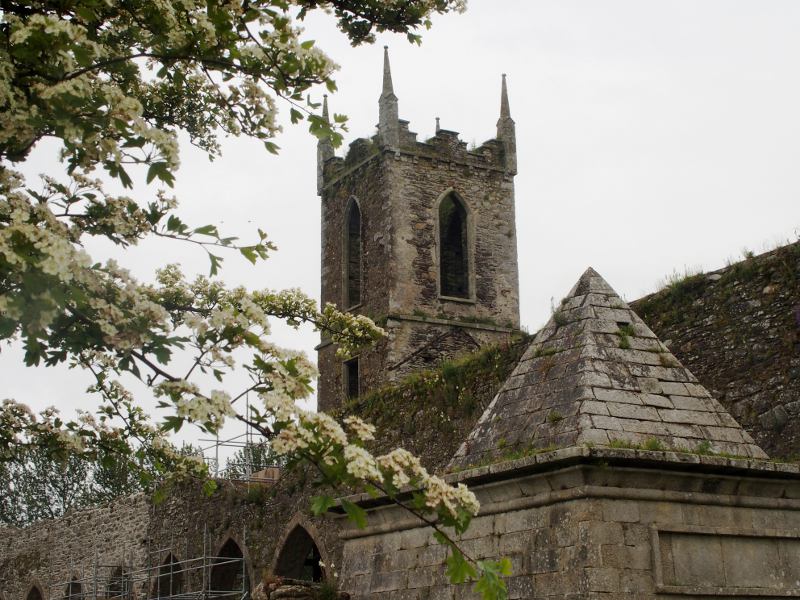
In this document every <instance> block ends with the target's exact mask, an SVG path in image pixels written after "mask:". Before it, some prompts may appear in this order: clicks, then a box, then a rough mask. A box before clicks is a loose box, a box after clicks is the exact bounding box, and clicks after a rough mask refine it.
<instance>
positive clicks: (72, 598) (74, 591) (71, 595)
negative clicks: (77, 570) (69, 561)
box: [64, 577, 83, 600]
mask: <svg viewBox="0 0 800 600" xmlns="http://www.w3.org/2000/svg"><path fill="white" fill-rule="evenodd" d="M82 598H83V591H82V589H81V584H80V583H78V581H77V579H75V578H74V577H73V578H72V581H70V582H69V583H68V584H67V589H65V590H64V600H82Z"/></svg>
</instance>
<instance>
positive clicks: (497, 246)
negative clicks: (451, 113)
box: [318, 122, 519, 410]
mask: <svg viewBox="0 0 800 600" xmlns="http://www.w3.org/2000/svg"><path fill="white" fill-rule="evenodd" d="M401 125H402V127H403V132H402V134H403V135H402V144H401V147H400V148H399V149H395V148H391V149H390V148H387V147H379V146H378V142H377V140H364V139H361V140H356V141H355V142H353V144H351V146H350V150H349V152H348V154H347V157H346V158H344V159H340V158H333V159H330V160H328V161H327V162H326V163H325V169H324V171H325V176H324V181H325V185H324V187H323V190H322V193H321V195H322V205H323V209H322V230H323V236H322V237H323V240H322V244H323V250H322V264H323V274H322V302H323V303H325V302H333V303H334V304H336V305H338V306H340V307H342V303H343V301H344V299H343V291H342V287H343V286H342V282H343V249H344V246H343V241H344V234H343V223H344V215H345V211H346V210H347V206H348V203H349V202H351V201H352V198H356V199H357V200H358V202H359V204H360V207H361V215H362V236H361V239H362V245H363V250H362V257H363V260H362V263H363V267H362V269H363V270H362V273H363V275H362V296H363V297H362V302H361V304H360V305H358V306H356V307H344V308H352V309H353V311H354V312H358V313H362V314H365V315H367V316H369V317H371V318H373V319H374V320H376V321H378V322H380V323H382V324H383V323H388V324H389V327H388V329H389V337H388V339H387V340H385V341H384V342H383V343H382V344H379V345H378V346H377V347H375V348H372V349H370V350H368V351H365V352H364V353H363V354H362V355H361V357H360V358H359V361H360V362H359V369H360V373H359V374H360V380H361V385H360V387H361V391H362V393H363V392H365V391H368V390H370V389H374V388H376V387H379V386H380V385H383V384H385V383H387V382H392V381H397V380H398V379H399V378H401V377H403V376H404V375H406V374H408V373H409V372H412V371H413V370H414V369H416V368H419V366H425V367H430V366H433V364H434V361H435V360H437V359H439V358H451V357H453V356H456V355H459V354H463V353H467V352H471V351H473V350H475V349H476V347H477V346H476V345H475V342H476V341H477V342H478V345H483V344H485V343H499V342H502V341H505V340H507V339H508V337H509V334H510V333H511V332H513V331H516V330H518V329H519V291H518V287H519V283H518V272H517V250H516V231H515V222H514V184H513V176H512V175H510V174H509V173H507V172H506V170H505V168H504V163H503V158H502V146H501V145H500V144H499V143H498V142H496V141H490V142H487V143H486V144H484V145H483V146H481V147H480V148H478V149H477V150H474V151H468V150H467V148H466V144H465V143H463V142H461V141H460V140H459V139H458V134H456V133H454V132H449V131H445V130H440V131H439V132H437V134H436V136H435V137H434V138H432V139H431V140H428V141H427V142H425V143H421V142H417V141H416V139H415V134H413V133H411V132H409V131H408V130H407V124H406V123H404V122H401ZM449 191H453V192H455V193H457V194H458V196H459V197H460V198H461V200H463V202H464V203H465V204H466V206H467V210H468V239H469V247H470V253H469V263H470V272H471V280H470V281H471V285H470V290H471V298H467V299H463V300H462V299H448V298H444V297H441V296H440V294H439V272H438V271H439V266H438V265H439V260H438V249H437V243H438V242H437V238H438V201H439V200H440V198H441V197H442V196H443V195H444V194H445V193H447V192H449ZM412 317H413V318H412ZM432 320H438V321H440V323H438V326H432V324H431V321H432ZM423 321H427V322H423ZM476 323H478V324H482V325H485V326H486V327H484V328H483V329H482V330H480V331H477V332H476V331H473V330H471V329H465V330H464V332H461V333H459V334H457V335H446V336H441V335H440V333H441V331H442V330H443V329H444V330H446V329H448V328H450V329H453V328H459V327H463V326H464V325H470V324H476ZM473 329H474V328H473ZM417 330H419V331H417ZM436 339H441V341H442V342H443V344H442V346H441V347H440V348H438V349H437V348H436ZM420 345H425V346H426V347H427V348H428V349H430V352H428V354H429V355H430V356H431V357H435V358H433V359H432V360H429V361H427V362H426V361H420V360H417V364H416V365H415V364H414V361H413V360H409V358H410V357H411V355H412V354H414V353H415V352H417V351H418V350H419V349H420ZM420 357H421V355H419V354H418V355H417V356H416V358H417V359H420ZM318 363H319V370H320V379H319V386H318V405H319V407H320V408H321V409H322V410H331V409H332V408H335V407H337V406H339V405H340V404H341V401H342V398H343V395H344V381H343V367H342V360H341V359H340V358H337V357H336V355H335V348H334V347H332V346H331V345H330V344H326V343H325V341H324V340H323V343H322V344H321V345H320V348H319V358H318ZM400 365H404V366H402V367H400Z"/></svg>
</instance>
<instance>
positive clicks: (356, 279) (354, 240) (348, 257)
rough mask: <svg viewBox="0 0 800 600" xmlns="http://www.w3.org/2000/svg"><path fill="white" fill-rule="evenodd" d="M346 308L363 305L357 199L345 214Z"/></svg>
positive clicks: (359, 214) (359, 216) (352, 201)
mask: <svg viewBox="0 0 800 600" xmlns="http://www.w3.org/2000/svg"><path fill="white" fill-rule="evenodd" d="M344 254H345V256H344V280H345V281H344V283H345V298H344V306H345V308H350V307H351V306H356V305H357V304H361V209H360V208H359V207H358V202H356V201H355V199H353V200H351V201H350V205H349V206H348V207H347V212H346V213H345V237H344Z"/></svg>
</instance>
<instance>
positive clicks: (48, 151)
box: [0, 0, 800, 438]
mask: <svg viewBox="0 0 800 600" xmlns="http://www.w3.org/2000/svg"><path fill="white" fill-rule="evenodd" d="M306 27H307V30H308V32H309V34H310V37H312V38H314V39H316V40H317V42H318V45H319V46H320V47H322V48H323V49H324V50H325V51H326V52H327V53H328V54H329V55H330V56H331V57H332V58H333V59H334V60H335V61H336V62H337V63H339V64H340V65H341V70H340V72H339V74H338V76H337V78H336V79H337V82H338V85H339V92H338V93H337V94H335V95H334V96H332V97H331V98H330V104H331V110H332V111H335V112H342V113H346V114H347V115H348V116H349V117H350V121H349V128H350V132H349V134H348V135H347V139H346V142H345V147H346V144H347V143H349V142H350V141H352V140H353V139H355V138H356V137H364V136H369V135H371V134H372V132H373V131H374V128H375V124H376V123H377V117H378V115H377V109H378V104H377V101H378V96H379V94H380V84H381V75H380V73H381V61H382V51H381V46H382V45H383V44H389V46H390V54H391V60H392V72H393V77H394V86H395V93H396V94H397V96H398V97H399V103H400V117H401V118H403V119H407V120H409V121H411V129H412V130H413V131H416V132H418V133H419V134H420V135H419V139H426V138H427V137H429V136H431V135H432V134H433V131H434V118H435V117H437V116H439V117H441V125H442V127H443V128H446V129H451V130H455V131H459V132H461V137H462V139H463V140H464V141H467V142H472V141H475V142H477V143H481V142H482V141H484V140H486V139H489V138H491V137H493V136H494V132H495V122H496V120H497V117H498V113H499V93H500V74H501V73H503V72H505V73H508V83H509V94H510V101H511V113H512V116H513V118H514V119H515V121H516V124H517V148H518V156H519V174H518V175H517V178H516V202H517V230H518V238H519V269H520V296H521V311H522V323H523V324H524V325H525V326H527V328H528V329H529V330H530V331H535V330H536V329H537V328H538V327H539V326H540V325H542V324H543V322H544V321H545V320H546V318H547V316H548V315H549V312H550V303H551V298H555V299H556V300H558V299H559V298H561V297H562V296H563V295H564V294H565V293H566V292H567V291H568V290H569V288H570V287H571V286H572V284H573V283H574V282H575V280H577V278H578V277H579V276H580V274H581V273H582V272H583V270H584V269H585V268H586V267H587V266H589V265H591V266H593V267H595V268H596V269H597V270H598V271H599V272H600V273H601V274H602V275H603V276H604V277H605V278H606V279H607V280H608V281H609V283H610V284H611V285H612V286H614V287H615V289H616V290H617V291H618V292H619V293H620V294H622V295H623V296H624V297H625V298H626V299H628V300H633V299H636V298H638V297H640V296H642V295H643V294H645V293H648V292H650V291H652V290H653V289H654V288H655V287H656V284H657V283H658V281H659V280H660V279H662V278H663V277H664V276H665V275H667V274H669V273H670V272H672V271H673V270H675V269H678V270H683V269H684V267H687V266H688V267H700V268H702V269H704V270H709V269H716V268H719V267H722V266H724V264H725V262H726V259H728V258H734V259H738V258H740V257H741V254H742V250H743V249H744V248H747V249H750V250H754V251H756V252H759V251H762V250H763V249H765V248H766V247H769V246H773V245H775V244H777V243H778V242H780V241H786V240H792V241H793V240H796V239H797V236H798V233H800V229H799V228H800V168H798V165H800V108H799V107H800V36H799V35H798V34H797V32H798V31H800V2H796V0H784V1H778V0H771V1H769V2H765V1H764V0H752V1H736V0H703V1H702V2H699V1H697V0H673V1H670V2H665V1H662V2H654V1H647V0H627V1H623V0H606V1H604V2H597V1H596V0H581V1H579V0H547V1H544V0H470V3H469V9H468V11H467V12H466V13H465V14H463V15H448V16H445V17H440V18H437V19H435V22H434V26H433V28H432V30H431V31H429V32H427V33H426V34H425V36H424V41H423V44H422V46H421V47H415V46H410V45H409V44H408V43H406V42H405V40H404V38H403V37H401V36H388V35H387V36H380V37H379V40H378V44H376V45H375V46H366V47H361V48H355V49H354V48H351V47H350V46H349V45H348V43H347V42H346V40H345V39H344V37H343V36H342V35H341V34H339V33H337V32H336V30H335V29H334V27H333V26H332V21H331V19H330V18H329V17H327V16H325V15H319V16H315V17H313V18H310V19H309V20H308V21H307V23H306ZM319 93H320V94H321V93H322V92H321V91H320V92H319ZM320 99H321V96H320ZM282 108H283V110H284V112H285V113H288V109H287V108H286V107H282ZM284 120H285V119H284ZM277 142H278V144H279V145H280V146H281V148H282V151H281V154H280V155H279V156H277V157H274V156H272V155H270V154H267V153H266V152H265V151H264V150H263V149H262V147H261V146H260V145H259V144H258V143H255V142H252V141H249V140H246V139H229V140H226V141H225V143H224V155H223V157H222V158H220V159H217V160H216V161H214V162H211V163H209V161H208V160H207V159H206V157H205V156H204V155H203V154H202V153H200V152H199V151H197V150H196V149H194V148H193V147H191V146H189V145H188V144H184V146H183V155H182V167H181V169H180V171H179V173H178V178H177V186H176V193H177V195H178V197H179V198H180V199H181V207H182V208H181V214H182V215H183V216H184V217H185V219H186V220H188V221H189V222H191V223H194V224H197V225H201V224H206V223H216V224H218V225H219V226H220V229H221V230H222V231H223V232H225V233H231V234H236V235H240V236H241V237H242V238H244V239H252V238H253V236H251V235H250V232H253V233H254V232H255V230H256V228H257V227H261V228H262V229H264V230H265V231H267V232H268V233H269V234H270V236H271V238H272V239H273V241H274V242H275V243H276V244H277V245H278V247H279V251H278V252H277V253H276V254H274V256H273V257H272V258H271V259H270V260H269V261H268V262H266V263H261V264H259V265H258V266H257V267H252V266H250V265H249V263H247V262H246V261H244V260H243V259H241V260H240V259H238V258H237V257H235V256H233V255H231V256H230V258H229V259H228V260H227V261H226V264H225V268H224V279H225V280H226V281H227V282H228V283H230V284H243V285H247V286H249V287H251V288H262V287H269V288H287V287H299V288H301V289H303V290H304V291H305V292H306V293H308V294H310V295H311V296H313V297H316V298H318V297H319V285H320V283H319V282H320V243H319V220H320V208H319V199H318V197H317V195H316V191H315V190H316V188H315V185H316V180H315V173H316V165H315V160H316V150H315V148H316V141H315V140H314V139H313V138H312V137H311V136H310V135H309V134H308V133H307V132H306V130H305V128H304V127H292V126H287V127H286V130H285V132H284V133H283V134H282V135H281V136H280V138H279V139H278V140H277ZM343 151H344V148H341V149H339V151H338V152H339V154H341V153H342V152H343ZM54 153H55V148H54V147H52V146H43V147H41V148H38V149H37V151H36V152H35V153H34V156H33V157H32V159H31V160H30V161H29V163H28V164H27V165H26V167H25V170H26V172H27V173H29V174H35V173H38V172H42V171H48V172H53V169H54V168H57V165H54V162H53V160H54V159H53V156H54ZM154 191H155V189H154V188H152V187H147V186H145V185H144V184H143V182H142V184H141V185H140V186H137V188H136V189H135V192H134V194H133V195H134V197H136V198H137V199H140V200H141V201H143V202H144V201H147V200H148V199H149V198H151V197H152V195H153V193H154ZM91 249H92V251H93V254H94V257H95V258H101V257H103V256H107V255H108V253H109V250H108V248H106V247H105V246H100V245H98V246H94V247H92V248H91ZM116 255H117V256H120V261H121V262H123V264H126V265H128V266H129V267H130V268H131V269H132V270H133V271H134V273H135V274H136V275H137V276H139V277H141V278H142V279H149V278H150V277H151V274H152V272H153V270H154V269H155V268H157V267H158V266H160V265H163V264H165V263H167V262H178V263H181V264H182V266H183V268H184V270H185V272H187V273H190V274H191V273H205V272H207V269H208V263H207V261H206V259H205V258H204V256H203V255H202V253H198V252H197V251H196V250H195V249H193V248H190V247H182V246H181V245H176V244H166V245H165V244H158V243H153V244H147V245H144V246H142V247H139V248H136V249H133V250H129V251H127V252H125V253H124V254H123V255H119V253H118V252H116ZM275 337H276V341H278V342H279V343H281V344H283V345H285V346H288V347H293V348H299V349H303V350H305V351H306V352H308V353H309V354H310V355H311V356H314V352H313V347H314V345H315V344H316V342H317V335H316V334H314V333H313V332H312V331H310V330H304V331H301V332H299V333H298V332H294V331H291V330H287V329H286V328H280V327H276V332H275ZM20 365H21V361H20V352H19V351H18V350H16V349H14V348H7V347H4V348H2V352H0V397H14V398H16V399H18V400H21V401H25V402H28V403H30V404H31V405H32V406H34V407H36V408H41V407H44V406H46V405H50V404H55V405H57V406H60V407H61V408H62V410H64V411H65V412H67V413H70V412H71V410H72V408H74V407H76V406H83V407H90V406H91V405H92V403H91V400H90V399H87V398H86V397H85V394H84V393H83V390H84V388H85V386H86V384H87V383H88V379H87V378H86V377H85V375H84V374H82V373H80V372H75V371H68V370H66V369H43V368H40V369H26V368H24V367H21V366H20ZM241 381H242V380H239V382H240V383H241ZM228 383H229V385H230V390H231V391H235V390H236V389H237V388H239V389H241V387H240V385H237V382H236V381H234V380H233V379H232V380H231V381H229V382H228ZM230 431H233V429H231V430H230ZM192 435H193V434H192ZM192 435H189V436H187V437H189V438H191V437H192Z"/></svg>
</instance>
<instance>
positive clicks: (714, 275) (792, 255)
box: [631, 242, 800, 458]
mask: <svg viewBox="0 0 800 600" xmlns="http://www.w3.org/2000/svg"><path fill="white" fill-rule="evenodd" d="M631 308H633V309H634V310H635V311H636V312H637V313H638V314H639V316H640V317H641V318H642V319H644V321H645V322H646V323H647V324H648V325H649V326H650V328H651V329H652V330H653V331H654V332H655V333H656V335H658V336H659V337H660V338H661V340H662V341H664V343H665V344H667V346H668V347H669V348H670V350H671V351H672V352H673V353H674V354H675V356H676V357H677V358H678V359H679V360H680V361H681V362H682V363H683V364H684V365H685V366H686V367H688V368H689V369H690V370H691V371H692V372H693V373H694V374H695V375H696V376H697V378H698V379H699V380H700V382H701V383H702V384H703V385H705V386H706V387H707V388H708V389H709V390H710V391H711V393H712V394H713V395H714V396H715V397H716V398H718V399H719V400H720V402H722V404H723V405H724V406H725V407H726V408H727V409H728V410H729V411H730V413H731V414H732V415H733V417H734V418H735V419H736V420H737V421H739V423H741V424H742V426H744V428H745V429H746V430H747V431H748V432H749V433H750V434H751V435H752V436H753V437H754V438H755V440H756V443H757V444H758V445H760V446H761V447H762V448H763V449H764V450H765V451H766V452H767V454H769V455H770V456H772V457H784V458H797V457H800V242H797V243H794V244H791V245H788V246H785V247H782V248H778V249H777V250H774V251H772V252H768V253H766V254H762V255H760V256H756V257H752V258H749V259H747V260H744V261H742V262H739V263H736V264H734V265H731V266H730V267H727V268H725V269H720V270H718V271H714V272H711V273H706V274H700V275H694V276H691V277H687V278H685V279H683V280H681V281H678V282H675V283H673V284H672V285H670V286H668V287H667V288H666V289H664V290H662V291H661V292H658V293H656V294H653V295H650V296H647V297H645V298H642V299H641V300H637V301H636V302H633V303H632V304H631Z"/></svg>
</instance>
